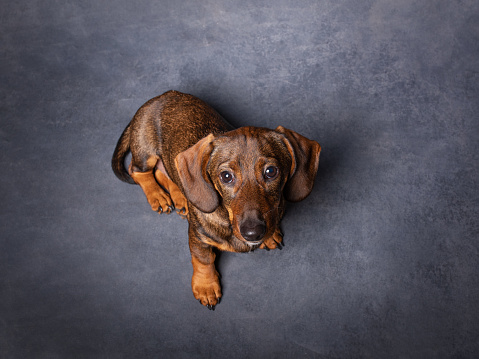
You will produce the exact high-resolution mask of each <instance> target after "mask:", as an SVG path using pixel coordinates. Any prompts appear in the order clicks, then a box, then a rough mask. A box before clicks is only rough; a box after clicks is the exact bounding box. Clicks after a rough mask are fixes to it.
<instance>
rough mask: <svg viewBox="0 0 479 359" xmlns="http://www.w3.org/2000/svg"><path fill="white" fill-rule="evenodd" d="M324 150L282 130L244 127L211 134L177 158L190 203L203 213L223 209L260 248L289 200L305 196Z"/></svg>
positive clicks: (239, 231) (240, 234)
mask: <svg viewBox="0 0 479 359" xmlns="http://www.w3.org/2000/svg"><path fill="white" fill-rule="evenodd" d="M320 150H321V147H320V146H319V144H317V143H316V142H315V141H310V140H308V139H306V138H305V137H303V136H300V135H298V134H297V133H295V132H293V131H290V130H287V129H284V128H282V127H278V128H277V129H276V130H269V129H265V128H258V127H242V128H239V129H237V130H234V131H231V132H227V133H225V134H222V135H220V136H218V137H215V136H213V135H209V136H207V137H205V138H204V139H202V140H200V141H199V142H198V143H197V144H196V145H194V146H193V147H191V148H189V149H188V150H186V151H184V152H182V153H180V154H179V155H178V156H177V158H176V166H177V170H178V173H179V176H180V179H181V182H182V185H183V190H184V192H185V195H186V197H187V198H188V200H189V201H190V202H191V203H192V204H193V205H194V206H195V207H197V208H198V209H199V210H200V211H202V212H206V213H209V212H213V211H215V210H216V209H217V208H218V207H219V206H222V207H224V208H225V209H226V210H227V212H228V216H229V221H230V223H231V227H232V230H233V234H234V236H235V237H236V238H238V239H240V240H242V241H244V242H246V243H247V244H249V245H250V246H256V245H258V244H260V243H261V242H262V240H263V239H265V238H268V237H269V236H271V235H272V234H273V233H274V231H275V230H276V229H277V227H278V225H279V221H280V220H281V216H282V212H283V202H284V196H286V199H288V200H291V201H299V200H301V199H303V198H304V197H306V196H307V195H308V194H309V193H310V191H311V189H312V186H313V182H314V178H315V175H316V171H317V168H318V161H319V152H320Z"/></svg>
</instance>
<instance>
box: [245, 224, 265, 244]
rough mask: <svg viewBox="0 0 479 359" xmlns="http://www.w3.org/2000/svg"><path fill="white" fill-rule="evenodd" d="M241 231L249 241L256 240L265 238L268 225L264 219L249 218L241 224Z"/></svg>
mask: <svg viewBox="0 0 479 359" xmlns="http://www.w3.org/2000/svg"><path fill="white" fill-rule="evenodd" d="M240 232H241V235H242V236H243V238H244V239H246V240H247V241H249V242H256V241H259V240H260V239H261V238H263V236H264V234H265V232H266V226H265V224H264V222H262V221H258V220H256V221H255V220H250V219H249V220H246V221H244V222H243V223H242V224H241V226H240Z"/></svg>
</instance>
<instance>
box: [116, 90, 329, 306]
mask: <svg viewBox="0 0 479 359" xmlns="http://www.w3.org/2000/svg"><path fill="white" fill-rule="evenodd" d="M320 151H321V147H320V146H319V144H318V143H316V142H315V141H311V140H308V139H307V138H305V137H303V136H301V135H299V134H297V133H296V132H294V131H291V130H288V129H285V128H283V127H281V126H279V127H278V128H277V129H276V130H269V129H265V128H258V127H242V128H239V129H233V128H232V127H231V126H230V125H229V124H228V123H227V122H226V121H225V120H224V119H223V118H222V117H221V116H220V115H219V114H218V113H217V112H216V111H214V110H213V109H212V108H211V107H209V106H208V105H207V104H206V103H204V102H203V101H201V100H199V99H197V98H196V97H194V96H191V95H187V94H182V93H180V92H176V91H169V92H166V93H165V94H163V95H161V96H159V97H156V98H153V99H151V100H150V101H148V102H147V103H145V104H144V105H143V106H142V107H141V108H140V109H139V110H138V111H137V113H136V114H135V116H134V117H133V119H132V121H131V122H130V124H129V125H128V126H127V128H126V129H125V131H124V132H123V134H122V136H121V137H120V139H119V141H118V144H117V147H116V149H115V152H114V154H113V158H112V168H113V171H114V172H115V174H116V175H117V177H118V178H119V179H121V180H123V181H125V182H129V183H137V184H139V185H140V186H141V187H142V189H143V191H144V192H145V195H146V197H147V200H148V202H149V203H150V205H151V207H152V209H153V210H155V211H159V212H167V213H169V212H171V211H172V210H173V209H176V210H177V211H178V212H179V213H180V214H181V215H184V216H186V217H187V219H188V223H189V230H188V235H189V246H190V251H191V256H192V264H193V277H192V290H193V294H194V296H195V298H197V299H198V300H199V301H200V302H201V303H202V304H203V305H205V306H207V307H208V308H210V309H214V307H215V305H216V304H217V303H218V302H219V299H220V298H221V286H220V283H219V278H218V273H217V271H216V268H215V265H214V260H215V253H214V251H213V248H217V249H220V250H226V251H232V252H248V251H251V250H253V249H255V248H265V249H274V248H281V243H282V237H283V235H282V233H281V230H280V228H279V225H280V221H281V218H282V217H283V214H284V202H285V199H286V200H290V201H300V200H302V199H304V198H305V197H306V196H308V195H309V193H310V192H311V189H312V187H313V183H314V178H315V176H316V172H317V169H318V162H319V154H320ZM128 152H131V154H132V160H131V164H130V166H129V169H128V170H127V169H126V168H125V165H124V161H125V157H126V155H127V153H128ZM224 173H228V174H229V175H231V176H232V178H233V181H232V182H231V183H226V182H225V180H224V178H223V174H224ZM270 174H273V175H274V176H270Z"/></svg>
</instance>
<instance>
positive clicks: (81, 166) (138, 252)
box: [0, 0, 479, 358]
mask: <svg viewBox="0 0 479 359" xmlns="http://www.w3.org/2000/svg"><path fill="white" fill-rule="evenodd" d="M0 42H1V50H2V53H1V63H0V96H1V97H0V98H1V107H0V111H1V112H0V116H1V128H0V146H1V147H0V148H1V152H0V168H1V175H0V178H1V179H0V188H1V201H2V205H1V208H0V219H1V241H0V285H1V291H0V357H2V358H303V357H304V358H473V357H477V355H479V343H478V341H479V334H478V333H479V309H478V301H479V279H478V278H479V277H478V273H479V266H478V264H479V263H478V262H479V260H478V258H479V256H478V255H479V253H478V247H479V245H478V237H479V220H478V218H479V213H478V212H479V191H478V185H479V165H478V163H479V162H478V160H479V155H478V153H479V146H478V143H479V97H478V95H479V3H478V2H477V1H474V0H462V1H461V0H457V1H451V0H425V1H412V0H368V1H357V0H343V1H336V0H335V1H332V0H331V1H329V0H319V1H313V0H295V1H287V0H282V1H273V0H264V1H244V0H243V1H217V0H211V1H191V0H190V1H177V0H175V1H151V0H140V1H98V0H95V1H93V0H87V1H55V0H42V1H38V0H30V1H25V0H18V1H9V2H6V1H3V4H2V6H1V7H0ZM169 89H176V90H179V91H183V92H187V93H191V94H194V95H196V96H198V97H200V98H202V99H203V100H205V101H207V102H208V103H210V104H211V105H212V106H213V107H214V108H216V109H217V110H218V111H219V112H220V113H221V114H222V115H223V116H224V117H225V118H227V119H228V120H229V121H230V122H232V123H233V124H234V125H236V126H243V125H256V126H265V127H270V128H275V127H276V126H278V125H283V126H285V127H288V128H291V129H293V130H295V131H297V132H299V133H301V134H303V135H306V136H308V137H310V138H312V139H315V140H317V141H318V142H319V143H320V144H321V145H322V147H323V151H322V155H321V162H320V163H321V164H320V169H319V173H318V179H317V181H316V184H315V188H314V190H313V193H312V194H311V195H310V196H309V197H308V198H307V199H306V200H305V201H303V202H300V203H298V204H294V205H290V206H289V207H288V213H287V215H286V217H285V219H284V221H283V228H284V232H285V243H286V247H285V248H284V250H283V251H271V252H266V251H256V252H254V253H251V254H230V253H226V254H223V255H222V256H221V258H220V259H219V263H218V267H219V269H220V272H221V274H222V284H223V293H224V297H223V301H222V302H221V304H220V305H218V307H217V309H216V311H215V312H210V311H208V310H207V309H205V308H203V307H202V306H201V305H200V304H198V303H197V302H196V301H195V300H194V298H193V295H192V293H191V289H190V277H191V272H192V269H191V264H190V255H189V251H188V245H187V223H186V221H183V220H181V219H180V218H179V217H178V216H175V215H171V216H166V215H161V216H159V215H158V214H156V213H154V212H152V211H151V210H150V209H149V206H148V204H147V202H146V199H145V198H144V195H143V193H142V192H141V189H140V188H139V187H138V186H131V185H128V184H124V183H122V182H120V181H118V180H117V179H116V178H115V177H114V175H113V173H112V171H111V169H110V156H111V154H112V152H113V149H114V146H115V144H116V141H117V140H118V137H119V136H120V134H121V132H122V131H123V129H124V127H125V126H126V125H127V123H128V122H129V121H130V119H131V117H132V116H133V114H134V113H135V111H136V110H137V109H138V108H139V107H140V106H141V105H142V104H143V103H144V102H145V101H147V100H148V99H150V98H151V97H154V96H156V95H159V94H161V93H163V92H164V91H166V90H169Z"/></svg>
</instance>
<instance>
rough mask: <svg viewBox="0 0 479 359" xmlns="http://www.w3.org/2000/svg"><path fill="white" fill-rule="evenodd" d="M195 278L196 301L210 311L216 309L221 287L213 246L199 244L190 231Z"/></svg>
mask: <svg viewBox="0 0 479 359" xmlns="http://www.w3.org/2000/svg"><path fill="white" fill-rule="evenodd" d="M189 237H190V251H191V263H192V264H193V277H192V278H191V289H192V290H193V295H194V296H195V298H196V299H198V300H199V301H200V303H201V304H203V305H204V306H206V307H207V308H208V309H212V310H214V309H215V305H216V304H218V303H219V301H220V298H221V285H220V280H219V275H218V272H217V271H216V268H215V257H216V255H215V253H214V252H213V249H212V247H211V246H208V245H204V244H201V243H199V241H198V239H197V238H196V235H195V233H194V230H192V229H191V227H190V229H189Z"/></svg>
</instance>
